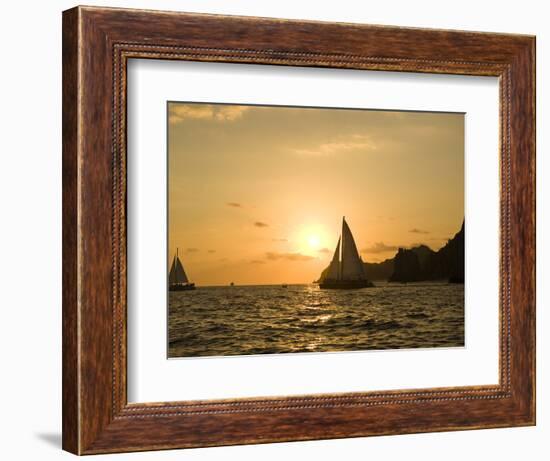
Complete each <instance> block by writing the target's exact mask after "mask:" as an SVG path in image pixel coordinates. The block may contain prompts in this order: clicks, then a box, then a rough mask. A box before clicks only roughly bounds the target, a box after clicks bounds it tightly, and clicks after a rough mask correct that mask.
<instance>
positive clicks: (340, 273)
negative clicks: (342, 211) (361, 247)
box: [319, 217, 374, 289]
mask: <svg viewBox="0 0 550 461" xmlns="http://www.w3.org/2000/svg"><path fill="white" fill-rule="evenodd" d="M372 286H374V285H373V284H372V282H371V281H370V280H368V279H367V276H366V275H365V269H364V265H363V261H362V259H361V257H360V256H359V252H358V251H357V246H356V245H355V240H354V239H353V235H352V233H351V230H350V228H349V226H348V223H347V222H346V218H345V217H344V218H343V219H342V234H341V235H340V238H339V239H338V244H337V245H336V250H335V251H334V256H333V257H332V261H331V263H330V266H329V267H328V270H327V271H326V274H325V275H324V277H323V279H322V280H319V288H336V289H352V288H367V287H372Z"/></svg>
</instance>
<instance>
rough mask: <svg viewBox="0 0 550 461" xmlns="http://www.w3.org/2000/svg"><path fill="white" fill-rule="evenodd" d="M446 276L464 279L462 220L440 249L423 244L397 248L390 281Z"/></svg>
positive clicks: (450, 278)
mask: <svg viewBox="0 0 550 461" xmlns="http://www.w3.org/2000/svg"><path fill="white" fill-rule="evenodd" d="M424 280H448V281H449V282H453V283H464V222H463V223H462V227H461V229H460V231H458V232H457V233H456V235H455V236H454V237H453V238H452V239H451V240H449V241H448V242H447V244H446V245H445V246H444V247H442V248H441V249H440V250H439V251H433V250H431V249H430V248H428V247H427V246H425V245H420V246H418V247H415V248H410V249H404V248H399V251H398V252H397V254H396V255H395V258H394V271H393V273H392V275H391V276H390V278H389V281H390V282H418V281H424Z"/></svg>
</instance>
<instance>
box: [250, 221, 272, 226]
mask: <svg viewBox="0 0 550 461" xmlns="http://www.w3.org/2000/svg"><path fill="white" fill-rule="evenodd" d="M254 225H255V226H256V227H269V224H267V223H265V222H261V221H256V222H255V223H254Z"/></svg>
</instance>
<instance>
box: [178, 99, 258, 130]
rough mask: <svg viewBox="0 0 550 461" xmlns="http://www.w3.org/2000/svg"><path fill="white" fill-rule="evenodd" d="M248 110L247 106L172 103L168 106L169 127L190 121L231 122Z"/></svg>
mask: <svg viewBox="0 0 550 461" xmlns="http://www.w3.org/2000/svg"><path fill="white" fill-rule="evenodd" d="M248 109H249V107H248V106H233V105H227V106H226V105H215V104H177V103H172V104H170V105H169V110H168V120H169V123H170V125H175V124H177V123H180V122H183V121H185V120H190V119H194V120H214V121H218V122H232V121H234V120H237V119H239V118H241V117H242V116H243V114H244V113H245V112H246V111H247V110H248Z"/></svg>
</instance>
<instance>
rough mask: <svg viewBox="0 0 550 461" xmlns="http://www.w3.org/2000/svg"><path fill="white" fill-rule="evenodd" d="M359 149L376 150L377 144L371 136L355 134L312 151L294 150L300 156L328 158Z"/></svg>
mask: <svg viewBox="0 0 550 461" xmlns="http://www.w3.org/2000/svg"><path fill="white" fill-rule="evenodd" d="M358 149H370V150H375V149H376V144H375V143H374V142H373V141H372V139H371V138H370V136H365V135H361V134H354V135H351V136H347V137H346V138H341V139H338V140H335V141H329V142H325V143H322V144H319V145H317V146H315V147H313V148H310V149H294V150H293V152H294V153H296V154H299V155H313V156H327V155H332V154H335V153H342V152H349V151H353V150H358Z"/></svg>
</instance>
